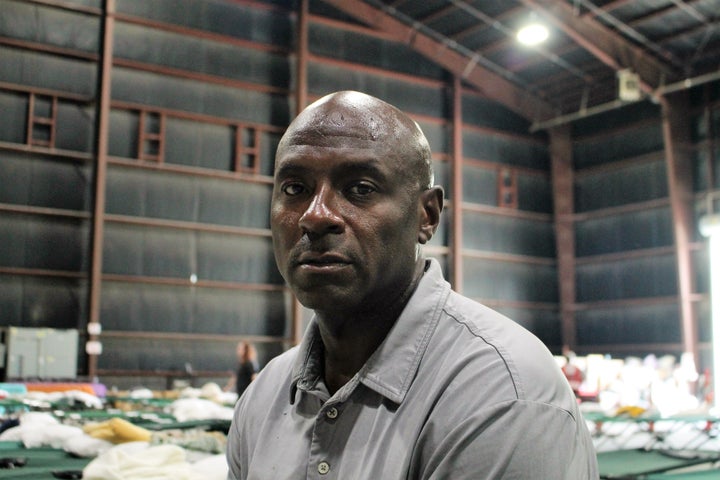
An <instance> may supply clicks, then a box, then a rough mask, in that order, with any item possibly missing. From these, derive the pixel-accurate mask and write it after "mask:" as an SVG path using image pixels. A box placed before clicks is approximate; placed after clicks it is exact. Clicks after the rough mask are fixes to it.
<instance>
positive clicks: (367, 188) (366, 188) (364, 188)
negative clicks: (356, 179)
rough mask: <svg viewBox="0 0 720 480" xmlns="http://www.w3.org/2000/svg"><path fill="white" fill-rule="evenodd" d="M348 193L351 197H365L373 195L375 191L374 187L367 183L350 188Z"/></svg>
mask: <svg viewBox="0 0 720 480" xmlns="http://www.w3.org/2000/svg"><path fill="white" fill-rule="evenodd" d="M348 191H349V192H350V193H351V194H353V195H359V196H365V195H369V194H371V193H373V192H374V191H375V187H373V186H372V185H370V184H368V183H357V184H355V185H353V186H352V187H350V188H349V189H348Z"/></svg>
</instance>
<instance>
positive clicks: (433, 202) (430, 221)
mask: <svg viewBox="0 0 720 480" xmlns="http://www.w3.org/2000/svg"><path fill="white" fill-rule="evenodd" d="M444 195H445V193H444V192H443V189H442V187H439V186H434V187H431V188H428V189H427V190H425V191H423V192H421V193H420V198H419V199H418V208H419V209H420V225H419V229H418V243H420V244H422V245H424V244H426V243H427V242H429V241H430V239H431V238H432V236H433V235H434V234H435V231H436V230H437V228H438V225H439V224H440V212H442V209H443V201H444Z"/></svg>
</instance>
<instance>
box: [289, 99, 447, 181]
mask: <svg viewBox="0 0 720 480" xmlns="http://www.w3.org/2000/svg"><path fill="white" fill-rule="evenodd" d="M342 138H347V139H348V142H353V144H354V145H357V143H358V142H361V143H362V142H367V145H368V147H369V148H370V147H371V148H375V149H379V148H382V149H384V150H386V151H387V155H388V156H389V157H394V158H397V159H398V160H399V161H400V163H401V164H402V166H403V170H404V171H405V172H407V173H408V174H410V173H412V174H414V175H413V176H414V178H415V179H416V180H417V182H418V186H419V187H421V188H430V187H431V186H432V183H433V171H432V161H431V152H430V146H429V145H428V141H427V139H426V138H425V135H424V134H423V132H422V130H421V129H420V127H419V126H418V124H417V123H416V122H415V121H414V120H412V119H411V118H410V117H409V116H408V115H406V114H405V113H403V112H402V111H400V110H399V109H397V108H396V107H394V106H392V105H390V104H389V103H387V102H384V101H382V100H380V99H378V98H375V97H372V96H370V95H367V94H364V93H360V92H355V91H341V92H336V93H332V94H329V95H326V96H325V97H322V98H321V99H319V100H317V101H316V102H314V103H312V104H311V105H309V106H308V107H307V108H305V109H304V110H303V111H302V112H300V114H299V115H298V116H297V117H296V118H295V120H294V121H293V122H292V123H291V124H290V126H289V127H288V129H287V131H286V132H285V135H283V137H282V139H281V140H280V144H279V145H278V154H280V152H282V151H283V149H284V148H286V147H287V146H290V145H315V146H318V147H322V146H323V145H325V144H326V142H327V141H328V140H331V141H332V142H333V144H334V145H336V144H337V141H338V139H342ZM411 178H412V177H411Z"/></svg>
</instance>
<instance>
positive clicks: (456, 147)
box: [450, 76, 463, 293]
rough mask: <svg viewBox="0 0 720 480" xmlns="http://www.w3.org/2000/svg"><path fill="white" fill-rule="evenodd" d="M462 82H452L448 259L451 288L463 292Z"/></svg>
mask: <svg viewBox="0 0 720 480" xmlns="http://www.w3.org/2000/svg"><path fill="white" fill-rule="evenodd" d="M462 126H463V120H462V82H461V81H460V78H459V77H458V76H455V78H454V80H453V119H452V155H451V156H450V161H451V162H452V163H451V165H450V171H451V172H452V216H451V217H450V221H451V222H452V224H451V230H452V233H451V236H450V258H451V259H452V264H451V265H452V280H451V281H452V284H453V288H454V289H455V290H456V291H457V292H460V293H462V291H463V264H462V259H463V257H462V246H463V240H462V237H463V227H462V204H463V202H462V199H463V191H462V164H463V149H462Z"/></svg>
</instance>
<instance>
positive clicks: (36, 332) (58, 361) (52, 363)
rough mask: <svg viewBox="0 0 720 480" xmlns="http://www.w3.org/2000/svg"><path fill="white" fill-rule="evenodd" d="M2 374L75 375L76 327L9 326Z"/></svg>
mask: <svg viewBox="0 0 720 480" xmlns="http://www.w3.org/2000/svg"><path fill="white" fill-rule="evenodd" d="M5 348H6V350H7V361H6V362H5V377H6V378H8V379H28V378H33V379H72V378H76V377H77V350H78V331H77V330H76V329H67V330H59V329H54V328H21V327H8V328H7V331H6V332H5Z"/></svg>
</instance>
